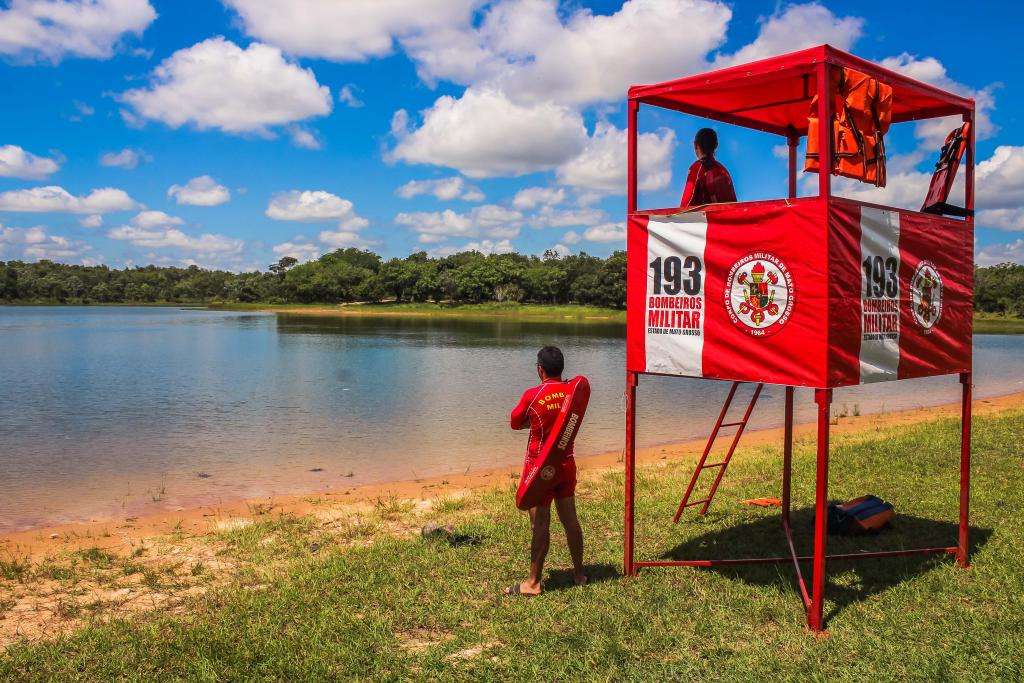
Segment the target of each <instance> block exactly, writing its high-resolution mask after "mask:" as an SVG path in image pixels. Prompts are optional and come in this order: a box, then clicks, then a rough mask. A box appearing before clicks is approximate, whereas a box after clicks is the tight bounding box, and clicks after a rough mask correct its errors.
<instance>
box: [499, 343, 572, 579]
mask: <svg viewBox="0 0 1024 683" xmlns="http://www.w3.org/2000/svg"><path fill="white" fill-rule="evenodd" d="M564 367H565V358H564V357H563V355H562V352H561V350H559V349H558V348H557V347H554V346H545V347H544V348H542V349H541V350H540V351H539V352H538V353H537V377H538V378H539V379H540V384H538V385H537V386H535V387H531V388H530V389H527V390H526V391H524V392H523V395H522V397H521V398H520V399H519V403H518V404H517V405H516V407H515V408H513V409H512V415H511V417H510V423H511V426H512V429H527V428H529V430H530V438H529V441H528V442H527V446H526V459H525V461H524V463H523V474H522V477H521V478H520V481H519V490H518V491H517V492H516V506H517V507H518V508H519V509H521V510H527V511H529V513H530V526H531V528H532V530H533V537H532V540H531V543H530V575H529V577H528V578H527V579H526V581H523V582H521V583H516V584H513V585H511V586H509V587H508V588H506V589H505V594H506V595H539V594H540V592H541V580H542V579H543V575H544V559H545V558H546V557H547V554H548V546H549V545H550V543H551V503H552V502H554V504H555V509H556V510H557V511H558V519H559V521H561V523H562V526H563V527H565V537H566V540H567V542H568V544H569V555H570V556H571V557H572V570H573V581H574V582H575V583H576V585H583V584H585V583H586V582H587V577H586V575H585V574H584V573H583V530H582V529H581V528H580V521H579V518H578V517H577V515H576V497H575V494H576V461H575V459H574V458H573V444H574V442H575V440H576V435H577V434H578V433H579V428H580V425H581V424H582V422H583V415H584V413H585V411H586V408H587V403H588V401H589V400H590V384H589V383H588V382H587V379H586V378H585V377H583V376H579V377H574V378H572V379H571V380H569V381H565V380H563V379H562V370H563V369H564Z"/></svg>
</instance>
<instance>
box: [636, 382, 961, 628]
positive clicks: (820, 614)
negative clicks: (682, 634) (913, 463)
mask: <svg viewBox="0 0 1024 683" xmlns="http://www.w3.org/2000/svg"><path fill="white" fill-rule="evenodd" d="M639 380H640V373H635V372H630V373H627V377H626V383H627V386H626V452H625V457H624V460H625V470H626V479H625V486H626V496H625V544H624V546H625V548H624V549H625V558H624V562H623V573H624V574H625V575H626V576H636V573H637V571H638V570H639V569H641V568H649V567H728V566H737V565H746V564H783V563H786V562H792V564H793V570H794V573H795V577H796V585H797V590H798V591H799V594H800V598H801V600H802V601H803V604H804V609H805V611H806V615H807V627H808V628H809V629H810V630H811V631H814V632H821V631H824V630H825V621H824V604H825V578H826V563H827V562H828V561H852V560H863V559H877V558H889V557H906V556H912V555H953V556H955V557H956V560H957V564H959V565H960V566H961V567H968V566H969V564H970V559H969V552H970V539H969V528H970V527H969V513H970V470H971V395H972V392H971V373H969V372H965V373H962V374H961V375H960V382H961V384H962V387H963V393H962V411H961V417H962V423H961V446H960V487H959V488H960V491H959V496H960V515H959V528H958V536H957V544H956V545H952V546H931V547H925V548H908V549H901V550H879V551H873V552H863V553H843V554H836V555H829V554H828V553H827V549H826V546H827V538H828V466H829V457H828V456H829V418H830V406H831V403H832V390H831V389H816V390H815V392H814V393H815V396H814V400H815V403H816V404H817V436H818V440H817V441H818V443H817V455H816V468H815V471H816V481H815V488H814V534H813V540H814V547H813V551H812V554H810V555H798V554H797V551H796V545H795V543H794V542H793V530H792V527H791V526H790V510H791V500H792V498H791V486H792V471H793V398H794V389H793V387H786V389H785V391H786V396H785V418H784V425H785V426H784V432H783V434H784V436H783V440H784V444H783V458H782V510H781V522H782V532H783V535H784V536H785V539H786V545H787V550H788V551H789V554H788V555H778V556H772V557H740V558H707V559H692V560H640V561H637V560H636V558H635V537H636V536H635V534H636V528H635V517H634V513H635V501H636V392H637V385H638V384H639ZM802 562H810V563H811V583H810V586H808V584H807V581H806V580H805V578H804V572H803V568H802V566H801V563H802Z"/></svg>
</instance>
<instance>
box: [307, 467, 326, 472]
mask: <svg viewBox="0 0 1024 683" xmlns="http://www.w3.org/2000/svg"><path fill="white" fill-rule="evenodd" d="M323 471H324V468H323V467H314V468H313V469H311V470H310V472H323Z"/></svg>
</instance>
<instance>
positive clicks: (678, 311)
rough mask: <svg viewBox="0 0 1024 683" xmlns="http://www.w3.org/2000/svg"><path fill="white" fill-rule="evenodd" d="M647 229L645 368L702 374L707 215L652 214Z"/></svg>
mask: <svg viewBox="0 0 1024 683" xmlns="http://www.w3.org/2000/svg"><path fill="white" fill-rule="evenodd" d="M647 231H648V240H647V301H646V302H645V305H644V323H645V325H646V329H647V338H646V347H647V371H648V372H661V373H665V374H670V375H688V376H691V377H700V376H702V374H703V362H702V356H703V353H704V309H705V303H706V300H705V297H704V282H705V280H706V279H707V272H706V271H705V269H704V249H705V247H706V246H707V239H708V223H707V218H706V217H705V216H704V214H703V213H699V212H695V213H687V214H683V215H681V216H673V217H671V218H669V217H655V216H652V217H651V219H650V221H649V223H648V224H647Z"/></svg>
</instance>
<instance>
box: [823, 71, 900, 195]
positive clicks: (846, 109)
mask: <svg viewBox="0 0 1024 683" xmlns="http://www.w3.org/2000/svg"><path fill="white" fill-rule="evenodd" d="M831 74H832V75H831V77H830V80H831V83H829V92H830V93H831V95H832V147H833V149H832V173H834V174H836V175H841V176H846V177H848V178H856V179H857V180H862V181H864V182H866V183H872V184H874V185H877V186H879V187H884V186H885V140H884V137H885V134H886V133H887V132H888V131H889V126H890V125H891V124H892V88H891V87H890V86H888V85H886V84H885V83H880V82H879V81H877V80H876V79H874V78H870V77H868V76H867V75H866V74H862V73H861V72H859V71H854V70H853V69H846V68H843V69H832V71H831ZM807 124H808V125H807V160H806V163H805V164H804V170H805V171H812V172H817V171H818V170H819V161H818V158H819V155H818V150H819V146H818V127H819V126H818V97H817V95H815V96H814V98H813V99H812V100H811V110H810V113H809V115H808V117H807Z"/></svg>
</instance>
